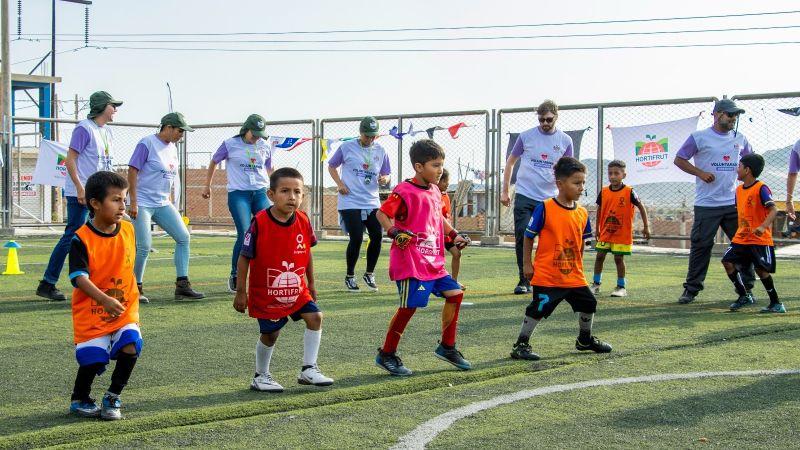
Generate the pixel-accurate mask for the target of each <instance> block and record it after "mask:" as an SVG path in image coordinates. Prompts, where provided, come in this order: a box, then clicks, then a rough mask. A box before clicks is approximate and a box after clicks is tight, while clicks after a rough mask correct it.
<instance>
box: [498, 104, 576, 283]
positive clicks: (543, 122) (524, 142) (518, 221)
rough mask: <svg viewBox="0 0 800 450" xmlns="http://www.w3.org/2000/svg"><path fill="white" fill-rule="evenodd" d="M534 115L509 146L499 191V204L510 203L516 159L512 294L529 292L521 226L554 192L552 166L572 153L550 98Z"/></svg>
mask: <svg viewBox="0 0 800 450" xmlns="http://www.w3.org/2000/svg"><path fill="white" fill-rule="evenodd" d="M536 115H537V116H538V119H539V126H538V127H534V128H531V129H530V130H527V131H523V132H522V133H520V134H519V137H518V138H517V141H516V142H515V143H514V147H513V148H512V149H511V154H510V155H509V156H508V159H507V160H506V169H505V172H504V174H503V190H502V192H501V194H500V203H502V204H503V205H504V206H510V205H511V198H510V197H509V194H508V189H509V185H510V183H511V173H512V172H513V171H514V165H515V164H516V163H517V161H520V165H519V171H518V172H517V182H516V194H515V195H514V238H515V246H516V251H517V268H518V269H519V282H518V283H517V286H516V287H515V288H514V293H515V294H526V293H529V292H532V290H531V286H530V283H529V282H528V279H527V278H525V276H524V275H523V270H522V269H523V267H522V243H523V241H524V237H525V227H526V226H527V225H528V222H530V220H531V216H532V215H533V210H534V209H535V208H536V206H538V205H539V204H541V203H542V202H544V201H545V200H547V199H548V198H551V197H555V196H556V194H557V193H558V190H557V189H556V180H555V176H554V174H553V166H554V165H555V163H556V162H557V161H558V160H559V158H561V157H562V156H572V138H571V137H569V135H568V134H566V133H564V132H563V131H561V130H559V129H558V128H556V121H557V120H558V105H556V103H555V102H554V101H552V100H545V101H544V102H542V104H541V105H539V107H538V108H537V109H536Z"/></svg>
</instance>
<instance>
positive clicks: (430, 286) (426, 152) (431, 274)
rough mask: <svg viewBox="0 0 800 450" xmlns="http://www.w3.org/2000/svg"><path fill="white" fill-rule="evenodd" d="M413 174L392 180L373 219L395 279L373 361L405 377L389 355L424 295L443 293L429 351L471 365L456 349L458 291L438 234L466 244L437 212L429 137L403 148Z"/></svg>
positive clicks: (438, 166) (436, 160)
mask: <svg viewBox="0 0 800 450" xmlns="http://www.w3.org/2000/svg"><path fill="white" fill-rule="evenodd" d="M409 155H410V157H411V164H413V165H414V171H415V172H416V174H415V176H414V178H413V179H410V180H405V181H404V182H402V183H400V184H398V185H397V186H396V187H395V188H394V190H393V191H392V194H391V195H390V196H389V198H388V199H387V200H386V201H385V202H384V203H383V205H381V208H380V210H378V213H377V217H378V221H380V223H381V226H383V228H384V229H386V230H388V231H387V235H388V236H389V237H390V238H392V239H393V240H394V242H393V243H392V248H391V250H390V251H389V278H390V279H392V280H394V281H395V282H397V289H398V292H399V293H400V307H399V308H398V309H397V312H396V313H395V315H394V317H393V318H392V321H391V322H390V323H389V331H388V332H387V334H386V340H385V342H384V343H383V347H382V348H379V349H378V356H377V357H376V358H375V364H377V365H378V367H381V368H383V369H385V370H386V371H387V372H389V373H390V374H392V375H396V376H407V375H411V370H409V369H408V368H407V367H405V366H404V365H403V362H402V361H401V360H400V358H399V357H398V356H397V354H396V353H395V352H396V351H397V344H398V343H399V342H400V337H401V336H402V335H403V330H405V328H406V325H407V324H408V322H409V320H411V317H412V316H413V315H414V312H416V310H417V308H424V307H426V306H428V298H429V297H430V294H434V295H436V296H438V297H444V299H445V305H444V308H443V309H442V340H441V342H440V343H439V347H437V348H436V351H435V352H434V354H435V355H436V357H437V358H439V359H441V360H443V361H447V362H449V363H450V364H452V365H454V366H456V367H458V368H459V369H462V370H469V369H471V368H472V365H471V364H470V363H469V361H467V360H465V359H464V356H463V355H462V354H461V352H459V351H458V350H456V328H457V325H458V311H459V309H460V307H461V301H462V300H463V298H464V292H463V291H462V290H461V286H460V285H459V284H458V282H457V281H456V280H454V279H453V278H452V277H451V276H450V275H449V274H448V273H447V270H445V267H444V265H445V261H444V237H445V235H447V236H448V237H450V238H451V239H452V241H453V243H454V244H455V245H456V246H458V247H459V248H463V247H466V246H467V245H469V238H467V237H466V236H462V235H460V234H459V233H458V232H457V231H456V230H455V229H454V228H453V227H452V226H451V225H450V223H449V222H448V221H447V220H445V219H444V217H443V216H442V193H441V192H440V191H439V187H438V186H437V183H438V181H439V178H440V177H441V176H442V170H443V166H444V150H443V149H442V147H441V146H439V144H437V143H436V142H434V141H433V140H431V139H423V140H419V141H417V142H415V143H414V145H412V146H411V150H410V151H409Z"/></svg>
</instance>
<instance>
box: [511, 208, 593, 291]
mask: <svg viewBox="0 0 800 450" xmlns="http://www.w3.org/2000/svg"><path fill="white" fill-rule="evenodd" d="M536 235H538V236H539V246H538V247H537V248H536V256H535V257H534V260H533V280H531V284H532V285H534V286H543V287H566V288H571V287H581V286H586V285H587V283H586V278H585V277H584V276H583V241H584V239H587V238H589V237H591V235H592V228H591V225H590V223H589V213H588V212H587V211H586V208H584V207H583V206H580V205H578V204H577V203H576V204H575V206H574V207H573V208H567V207H566V206H563V205H561V204H560V203H558V202H557V201H556V199H554V198H551V199H548V200H545V201H544V203H542V204H541V205H539V206H538V207H537V208H536V210H535V211H534V212H533V217H532V218H531V222H530V224H529V225H528V227H527V228H526V229H525V236H526V237H529V238H534V237H535V236H536Z"/></svg>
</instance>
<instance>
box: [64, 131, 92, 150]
mask: <svg viewBox="0 0 800 450" xmlns="http://www.w3.org/2000/svg"><path fill="white" fill-rule="evenodd" d="M91 140H92V137H91V136H90V135H89V131H88V130H87V129H86V128H83V127H76V128H75V129H74V130H72V137H71V138H70V140H69V148H70V149H72V150H75V152H76V153H80V152H82V151H83V150H84V149H86V147H87V146H88V145H89V142H91Z"/></svg>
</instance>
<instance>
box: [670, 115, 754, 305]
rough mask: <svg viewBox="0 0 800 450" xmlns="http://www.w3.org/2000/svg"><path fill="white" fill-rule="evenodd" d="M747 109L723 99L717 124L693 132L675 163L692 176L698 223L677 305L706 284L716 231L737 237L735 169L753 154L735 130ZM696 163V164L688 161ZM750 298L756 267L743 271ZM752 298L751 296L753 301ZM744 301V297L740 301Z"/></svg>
mask: <svg viewBox="0 0 800 450" xmlns="http://www.w3.org/2000/svg"><path fill="white" fill-rule="evenodd" d="M743 112H744V110H743V109H741V108H739V107H738V106H736V103H734V101H733V100H729V99H722V100H719V101H717V102H716V103H715V104H714V125H713V126H711V127H710V128H707V129H705V130H700V131H695V132H694V133H692V134H691V135H690V136H689V138H688V139H686V142H684V144H683V146H681V148H680V150H678V153H677V154H676V155H675V165H676V166H678V168H680V169H681V170H683V171H684V172H686V173H688V174H690V175H694V176H695V177H697V178H696V182H695V199H694V224H693V225H692V234H691V243H692V247H691V250H690V252H689V270H688V273H687V274H686V282H685V283H684V284H683V288H684V291H683V295H681V296H680V298H679V299H678V303H681V304H686V303H691V302H693V301H694V300H695V297H697V294H698V293H700V291H702V290H703V282H704V281H705V278H706V273H707V272H708V263H709V262H710V261H711V250H712V249H713V247H714V238H715V236H716V234H717V230H718V229H719V228H720V227H722V231H723V232H724V233H725V235H726V236H728V239H731V238H733V235H734V234H736V228H737V227H738V225H739V222H738V218H737V214H736V168H737V167H738V165H739V158H741V157H742V156H744V155H746V154H748V153H752V152H753V149H752V147H751V146H750V143H749V142H747V138H745V137H744V135H743V134H741V133H739V132H737V131H736V128H737V126H736V125H737V121H738V119H739V115H740V114H742V113H743ZM690 159H692V160H694V164H692V163H691V162H689V160H690ZM741 269H744V270H740V272H741V274H742V279H743V281H744V285H745V287H746V288H747V294H750V290H751V289H752V288H753V281H754V280H755V274H754V272H753V266H752V265H750V267H746V268H741ZM750 298H752V297H750ZM740 300H741V299H740Z"/></svg>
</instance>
